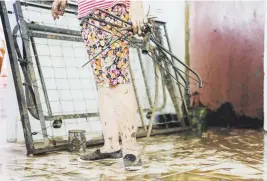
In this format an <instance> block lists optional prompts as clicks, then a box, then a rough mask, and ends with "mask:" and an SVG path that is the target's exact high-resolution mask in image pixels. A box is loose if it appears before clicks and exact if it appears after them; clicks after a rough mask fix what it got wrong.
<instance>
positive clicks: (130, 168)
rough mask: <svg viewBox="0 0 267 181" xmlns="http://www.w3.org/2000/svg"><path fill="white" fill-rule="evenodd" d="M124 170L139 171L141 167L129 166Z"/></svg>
mask: <svg viewBox="0 0 267 181" xmlns="http://www.w3.org/2000/svg"><path fill="white" fill-rule="evenodd" d="M124 168H125V170H127V171H138V170H141V169H142V168H143V167H142V166H129V167H125V166H124Z"/></svg>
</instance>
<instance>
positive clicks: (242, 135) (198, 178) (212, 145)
mask: <svg viewBox="0 0 267 181" xmlns="http://www.w3.org/2000/svg"><path fill="white" fill-rule="evenodd" d="M139 143H140V144H141V145H142V143H144V139H140V140H139ZM91 150H92V149H88V152H89V151H91ZM24 152H25V149H24V145H19V144H5V145H2V146H0V153H1V155H0V180H1V181H6V180H25V181H26V180H27V181H28V180H29V181H42V180H53V181H57V180H60V181H63V180H64V181H68V180H71V181H85V180H105V181H109V180H167V181H171V180H175V181H176V180H181V181H206V180H210V181H228V180H235V181H238V180H250V181H252V180H263V174H264V161H263V160H264V159H263V158H264V156H263V155H264V154H263V153H264V133H263V132H260V131H255V130H231V131H230V132H229V131H227V130H221V129H212V130H209V131H208V132H207V134H206V135H205V137H204V138H201V137H200V136H197V135H192V134H183V135H181V134H177V135H174V134H172V135H168V136H166V135H164V136H157V137H152V138H151V140H150V142H149V145H148V146H147V147H146V152H145V155H144V156H143V165H144V169H143V170H141V171H137V172H127V171H124V170H123V168H122V160H114V161H99V162H89V163H81V162H79V161H77V157H78V155H76V154H70V153H68V152H57V153H53V154H47V155H43V156H38V157H37V156H36V157H26V156H25V155H24Z"/></svg>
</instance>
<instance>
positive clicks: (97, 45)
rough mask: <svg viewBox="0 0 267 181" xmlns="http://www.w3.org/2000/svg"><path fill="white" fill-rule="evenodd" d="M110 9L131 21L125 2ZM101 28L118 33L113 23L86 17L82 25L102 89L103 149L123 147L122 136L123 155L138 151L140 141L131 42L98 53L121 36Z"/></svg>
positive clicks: (114, 20)
mask: <svg viewBox="0 0 267 181" xmlns="http://www.w3.org/2000/svg"><path fill="white" fill-rule="evenodd" d="M107 11H108V12H110V13H112V14H114V15H116V16H118V17H120V18H122V19H124V20H126V21H130V20H129V10H128V9H127V8H126V7H124V6H123V5H116V6H114V7H113V8H112V9H108V10H107ZM94 16H96V17H100V18H101V19H105V20H106V21H109V22H111V23H115V24H118V25H122V26H125V25H123V24H122V23H121V22H120V21H117V20H116V19H114V18H113V19H112V18H110V16H107V15H106V14H105V13H101V12H95V15H94ZM97 27H101V28H103V29H104V30H106V31H108V32H112V34H118V32H116V31H115V30H114V29H112V28H111V26H110V25H108V24H105V23H102V22H98V21H95V20H92V19H87V20H85V21H84V24H83V25H82V37H83V39H84V42H85V45H86V48H87V52H88V55H89V58H90V59H91V58H93V57H95V58H94V59H93V61H91V66H92V68H93V71H94V76H95V81H96V83H97V85H98V88H99V89H98V99H99V113H100V118H101V123H102V128H103V135H104V142H105V143H104V147H102V148H101V152H114V151H117V150H119V149H120V145H119V135H120V136H121V139H122V150H123V155H125V154H134V155H136V154H137V153H138V147H137V143H136V132H137V124H138V122H137V120H138V116H137V104H136V100H135V94H134V90H133V87H132V84H131V80H130V74H129V42H128V41H127V39H126V38H124V39H122V40H119V41H117V42H116V43H114V44H112V45H111V46H110V48H108V49H107V50H105V51H104V52H103V53H101V54H100V55H99V56H97V55H98V54H99V53H100V52H102V50H103V49H105V48H106V47H107V46H109V44H110V43H112V42H114V41H115V40H116V39H117V37H116V36H113V35H112V34H110V33H108V32H106V31H103V30H100V29H98V28H97ZM122 33H124V32H122ZM118 36H121V34H120V33H119V34H118ZM130 36H131V35H130ZM127 38H130V37H127Z"/></svg>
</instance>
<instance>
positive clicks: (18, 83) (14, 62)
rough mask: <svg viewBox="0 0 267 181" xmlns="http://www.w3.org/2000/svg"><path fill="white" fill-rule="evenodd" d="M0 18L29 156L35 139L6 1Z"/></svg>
mask: <svg viewBox="0 0 267 181" xmlns="http://www.w3.org/2000/svg"><path fill="white" fill-rule="evenodd" d="M0 16H1V21H2V25H3V29H4V35H5V39H6V46H7V50H8V55H9V61H10V66H11V71H12V75H13V80H14V86H15V90H16V96H17V100H18V106H19V112H20V118H21V123H22V128H23V133H24V139H25V145H26V149H27V155H29V154H32V153H33V151H34V144H33V138H32V134H31V124H30V119H29V115H28V111H27V104H26V100H25V95H24V92H23V86H22V80H21V75H20V70H19V65H18V59H17V56H16V52H15V45H14V43H13V37H12V34H11V32H12V31H11V28H10V23H9V18H8V11H7V8H6V4H5V1H0Z"/></svg>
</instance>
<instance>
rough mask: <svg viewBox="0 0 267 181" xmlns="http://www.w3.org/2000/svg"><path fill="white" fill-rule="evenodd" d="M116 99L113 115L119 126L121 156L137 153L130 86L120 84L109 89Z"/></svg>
mask: <svg viewBox="0 0 267 181" xmlns="http://www.w3.org/2000/svg"><path fill="white" fill-rule="evenodd" d="M111 90H112V92H113V95H114V98H115V99H116V102H115V114H116V117H117V120H118V124H119V132H120V136H121V140H122V150H123V155H124V156H125V155H126V154H133V155H136V154H137V153H138V149H137V144H136V132H137V124H138V120H137V119H138V114H137V104H136V99H135V94H134V90H133V87H132V84H120V85H117V86H116V87H114V88H113V89H111Z"/></svg>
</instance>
